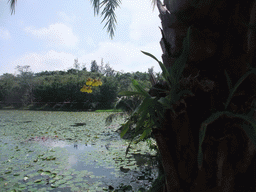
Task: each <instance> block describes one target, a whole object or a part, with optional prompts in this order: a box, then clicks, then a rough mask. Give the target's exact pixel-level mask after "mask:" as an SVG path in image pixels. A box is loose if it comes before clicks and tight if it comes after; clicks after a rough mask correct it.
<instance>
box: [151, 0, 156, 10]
mask: <svg viewBox="0 0 256 192" xmlns="http://www.w3.org/2000/svg"><path fill="white" fill-rule="evenodd" d="M156 4H157V0H151V5H152V7H153V10H152V11H154V9H155V7H156Z"/></svg>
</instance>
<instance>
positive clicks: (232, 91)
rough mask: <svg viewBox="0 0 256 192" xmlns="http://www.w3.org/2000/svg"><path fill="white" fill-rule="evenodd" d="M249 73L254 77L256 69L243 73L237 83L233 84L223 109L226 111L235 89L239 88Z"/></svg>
mask: <svg viewBox="0 0 256 192" xmlns="http://www.w3.org/2000/svg"><path fill="white" fill-rule="evenodd" d="M251 73H254V74H255V75H256V68H253V69H251V70H250V71H248V72H247V73H245V74H244V75H243V76H242V77H241V78H240V79H239V80H238V81H237V83H236V84H235V86H234V88H233V89H232V90H231V91H230V93H229V96H228V99H227V102H226V104H225V109H227V106H228V105H229V103H230V101H231V99H232V97H233V95H234V93H235V91H236V89H237V88H238V86H239V85H240V84H241V83H242V82H243V81H244V79H245V78H246V77H248V76H249V75H250V74H251Z"/></svg>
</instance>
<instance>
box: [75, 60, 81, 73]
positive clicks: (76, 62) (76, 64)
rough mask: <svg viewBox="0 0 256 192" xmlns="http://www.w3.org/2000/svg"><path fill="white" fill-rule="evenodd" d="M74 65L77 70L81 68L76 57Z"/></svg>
mask: <svg viewBox="0 0 256 192" xmlns="http://www.w3.org/2000/svg"><path fill="white" fill-rule="evenodd" d="M74 67H75V69H77V70H79V69H80V63H78V59H74Z"/></svg>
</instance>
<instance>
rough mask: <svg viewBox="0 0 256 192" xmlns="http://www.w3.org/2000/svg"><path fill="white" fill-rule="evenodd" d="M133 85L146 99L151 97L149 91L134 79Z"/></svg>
mask: <svg viewBox="0 0 256 192" xmlns="http://www.w3.org/2000/svg"><path fill="white" fill-rule="evenodd" d="M132 84H133V86H134V88H135V89H137V91H138V93H140V94H141V95H143V96H144V97H150V95H149V94H148V92H147V91H145V90H144V89H143V88H142V87H141V86H140V85H139V83H138V82H137V81H136V80H134V79H132Z"/></svg>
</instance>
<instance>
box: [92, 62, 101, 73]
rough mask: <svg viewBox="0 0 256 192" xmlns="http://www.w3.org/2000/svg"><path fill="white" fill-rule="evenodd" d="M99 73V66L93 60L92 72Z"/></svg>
mask: <svg viewBox="0 0 256 192" xmlns="http://www.w3.org/2000/svg"><path fill="white" fill-rule="evenodd" d="M98 71H99V67H98V65H97V62H96V61H95V60H93V61H92V62H91V72H98Z"/></svg>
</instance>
